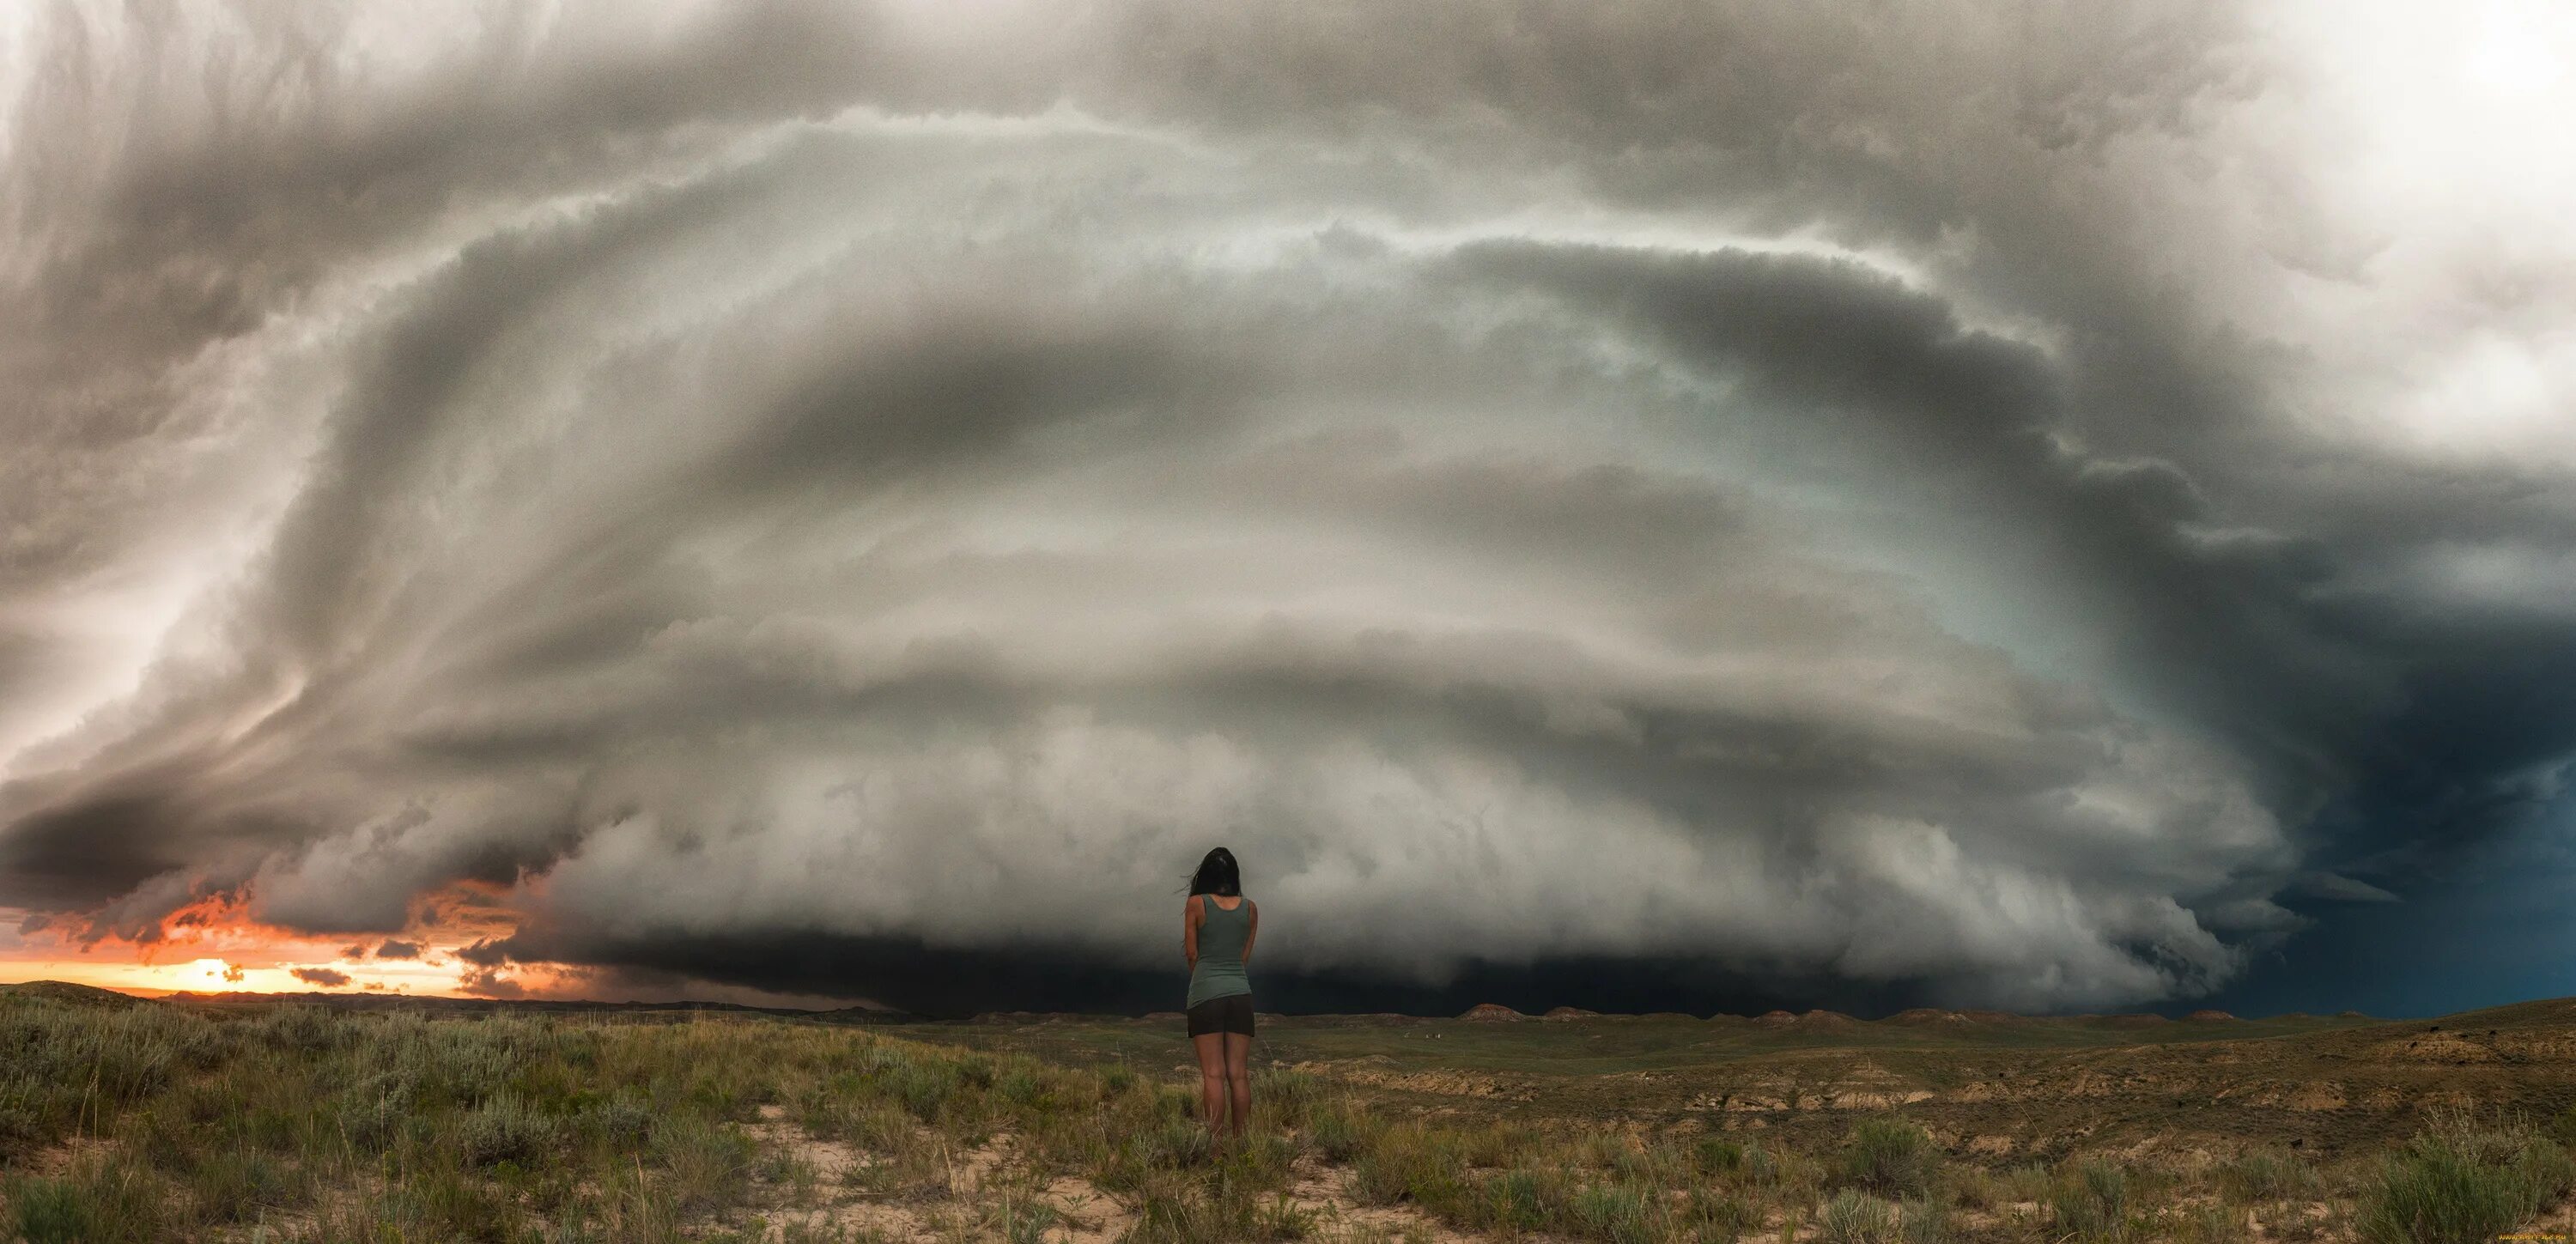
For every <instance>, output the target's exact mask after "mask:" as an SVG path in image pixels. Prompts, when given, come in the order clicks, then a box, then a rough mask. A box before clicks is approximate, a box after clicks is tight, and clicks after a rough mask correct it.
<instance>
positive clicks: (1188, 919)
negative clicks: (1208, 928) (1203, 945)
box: [1181, 894, 1199, 972]
mask: <svg viewBox="0 0 2576 1244" xmlns="http://www.w3.org/2000/svg"><path fill="white" fill-rule="evenodd" d="M1181 958H1183V959H1185V960H1187V961H1189V965H1190V970H1191V971H1193V972H1195V971H1198V970H1199V896H1198V895H1195V894H1193V895H1191V896H1190V897H1189V901H1188V902H1185V903H1183V904H1181Z"/></svg>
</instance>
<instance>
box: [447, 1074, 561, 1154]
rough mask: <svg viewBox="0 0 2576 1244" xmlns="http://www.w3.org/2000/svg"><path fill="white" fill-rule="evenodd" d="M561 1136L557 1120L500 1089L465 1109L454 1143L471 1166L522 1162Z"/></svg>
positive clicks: (546, 1151)
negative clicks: (477, 1104) (494, 1094)
mask: <svg viewBox="0 0 2576 1244" xmlns="http://www.w3.org/2000/svg"><path fill="white" fill-rule="evenodd" d="M562 1136H563V1123H562V1121H561V1120H559V1119H556V1118H554V1117H553V1116H551V1115H546V1114H541V1113H539V1112H537V1111H535V1110H533V1109H530V1108H529V1107H528V1105H527V1104H526V1103H524V1102H522V1101H520V1100H519V1098H518V1096H517V1095H516V1094H513V1093H507V1092H504V1093H501V1094H499V1095H497V1096H495V1097H493V1098H492V1099H491V1100H489V1101H486V1102H484V1103H483V1104H482V1105H480V1106H477V1107H475V1108H474V1109H472V1110H470V1111H467V1112H466V1114H465V1116H464V1118H463V1119H461V1120H459V1122H458V1128H457V1145H458V1147H459V1149H460V1151H461V1152H462V1153H463V1155H464V1158H465V1160H466V1161H467V1162H468V1163H470V1164H472V1165H475V1166H497V1165H499V1164H501V1163H503V1162H517V1163H520V1164H522V1165H524V1164H526V1163H528V1162H530V1161H532V1160H534V1159H536V1158H538V1157H541V1156H543V1155H545V1154H546V1153H548V1152H550V1151H551V1150H553V1149H554V1147H555V1146H556V1145H557V1144H558V1143H559V1142H560V1141H561V1139H562Z"/></svg>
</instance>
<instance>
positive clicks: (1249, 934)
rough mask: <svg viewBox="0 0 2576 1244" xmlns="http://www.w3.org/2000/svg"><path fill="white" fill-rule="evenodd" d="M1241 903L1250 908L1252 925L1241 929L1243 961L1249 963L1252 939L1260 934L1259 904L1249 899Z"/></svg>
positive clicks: (1250, 960)
mask: <svg viewBox="0 0 2576 1244" xmlns="http://www.w3.org/2000/svg"><path fill="white" fill-rule="evenodd" d="M1243 905H1244V906H1246V907H1249V908H1251V909H1252V927H1251V928H1248V929H1245V930H1244V931H1243V961H1244V963H1246V964H1250V963H1251V962H1252V939H1254V938H1256V937H1259V936H1261V904H1259V903H1256V902H1253V901H1252V900H1251V899H1245V900H1243Z"/></svg>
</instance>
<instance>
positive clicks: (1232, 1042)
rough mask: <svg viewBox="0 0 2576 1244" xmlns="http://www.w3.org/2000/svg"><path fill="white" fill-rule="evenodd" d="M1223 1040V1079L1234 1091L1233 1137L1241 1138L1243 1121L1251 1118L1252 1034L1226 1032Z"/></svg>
mask: <svg viewBox="0 0 2576 1244" xmlns="http://www.w3.org/2000/svg"><path fill="white" fill-rule="evenodd" d="M1218 1035H1220V1036H1222V1037H1224V1038H1225V1078H1226V1080H1227V1081H1228V1082H1229V1083H1230V1084H1231V1085H1232V1087H1233V1089H1234V1135H1235V1139H1237V1140H1240V1139H1242V1138H1243V1127H1244V1121H1245V1120H1247V1119H1250V1118H1251V1117H1252V1072H1251V1071H1250V1070H1249V1069H1248V1067H1247V1064H1248V1063H1250V1062H1251V1061H1252V1034H1251V1033H1248V1032H1227V1033H1220V1034H1218Z"/></svg>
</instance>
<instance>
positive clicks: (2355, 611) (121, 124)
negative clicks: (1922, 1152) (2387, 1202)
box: [0, 0, 2576, 1014]
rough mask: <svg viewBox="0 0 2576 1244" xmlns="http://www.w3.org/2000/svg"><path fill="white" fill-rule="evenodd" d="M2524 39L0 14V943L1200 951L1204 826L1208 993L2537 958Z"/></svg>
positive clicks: (2554, 185) (1931, 993) (2550, 396)
mask: <svg viewBox="0 0 2576 1244" xmlns="http://www.w3.org/2000/svg"><path fill="white" fill-rule="evenodd" d="M2571 65H2576V10H2570V9H2569V8H2567V7H2566V6H2564V5H2562V4H2558V3H2555V2H2554V0H2530V2H2528V3H2509V2H2501V0H2498V2H2489V3H2466V4H2458V5H2441V6H2429V5H2419V4H2405V3H2388V4H2377V5H2356V4H2351V3H2345V2H2342V0H2317V2H2315V3H2307V4H2296V3H2284V4H2262V5H2231V4H2196V3H2177V2H2175V0H2154V2H2152V3H2141V4H2134V5H2104V4H2093V3H2085V4H2070V5H2065V6H2051V5H2039V4H2000V5H1998V4H1945V3H1933V2H1929V0H1926V2H1924V3H1859V2H1855V3H1846V4H1833V5H1821V4H1819V5H1804V4H1802V5H1782V4H1775V3H1768V2H1763V3H1742V4H1710V3H1703V2H1700V0H1688V2H1685V0H1644V2H1631V3H1599V2H1589V0H1586V2H1569V3H1564V4H1544V3H1514V4H1498V5H1489V6H1466V5H1455V4H1430V3H1409V2H1398V0H1323V2H1318V0H1297V2H1296V3H1275V4H1274V3H1267V2H1266V0H1265V2H1259V3H1232V4H1223V5H1210V4H1202V3H1195V2H1182V0H1169V2H1164V3H1153V2H1145V0H1137V2H1103V3H1094V4H1034V3H1032V4H1009V3H993V2H985V0H973V2H959V0H936V2H933V0H919V2H917V3H887V4H880V5H876V6H873V7H871V6H864V5H857V4H831V5H792V4H769V5H743V4H723V5H711V6H708V7H706V8H704V9H692V8H687V7H681V6H658V5H636V4H628V3H602V4H558V5H531V4H512V5H488V6H460V5H451V6H435V5H399V6H395V5H367V6H345V7H344V6H325V5H277V4H244V5H240V6H237V7H224V6H213V5H197V6H144V7H141V8H124V7H117V6H109V5H97V6H80V5H59V6H20V7H13V8H11V9H9V10H7V11H6V12H5V13H0V86H5V90H0V436H5V438H6V439H5V453H0V917H5V922H0V958H5V959H10V960H15V961H20V962H24V963H29V964H39V965H41V964H47V963H54V962H58V961H67V960H74V959H83V960H87V961H125V962H132V961H138V960H141V959H145V958H151V957H154V956H176V957H178V958H181V959H186V958H189V957H190V956H193V955H196V954H199V953H201V951H203V949H204V947H205V946H212V945H216V944H218V941H220V944H221V945H222V946H224V947H228V948H231V949H228V950H226V952H225V953H226V954H231V953H233V951H234V950H242V951H243V952H244V953H245V954H250V953H255V952H257V951H258V948H259V946H260V945H261V944H263V939H264V940H265V943H266V944H269V945H271V947H272V950H271V953H269V954H268V957H267V959H266V960H264V961H263V962H266V963H269V964H270V965H271V966H274V967H277V968H279V969H280V970H285V969H287V968H289V967H291V966H293V964H294V963H298V962H300V963H303V964H304V966H305V970H306V971H307V972H308V973H312V975H306V976H302V977H300V978H299V979H302V980H305V981H307V982H320V983H333V981H334V978H339V979H342V980H346V979H348V978H349V975H350V973H352V972H353V971H357V972H359V973H361V974H363V972H364V971H366V970H370V969H369V965H375V964H384V963H389V962H393V961H401V962H404V963H429V964H434V965H438V966H440V967H442V968H444V969H445V970H447V971H448V973H449V975H448V977H447V978H446V979H447V980H449V981H451V982H457V983H459V984H460V985H461V987H462V988H465V989H468V990H472V991H481V992H495V993H509V992H513V991H521V990H527V991H553V992H581V993H587V994H592V995H598V996H612V995H613V996H641V995H642V993H644V992H649V991H657V990H658V991H663V992H666V993H667V992H696V993H700V994H705V995H707V996H718V995H722V996H745V997H749V996H755V994H754V993H753V991H767V993H766V994H765V995H761V996H791V995H792V996H797V997H816V998H837V999H866V1000H870V1001H875V1002H880V1003H885V1004H889V1005H897V1006H909V1007H918V1008H930V1009H976V1008H985V1007H990V1008H997V1009H1013V1008H1029V1009H1047V1008H1053V1007H1066V1008H1082V1009H1102V1010H1108V1009H1136V1010H1143V1009H1177V1008H1178V1006H1179V1001H1180V997H1181V957H1180V952H1179V946H1178V934H1179V922H1178V916H1179V911H1180V905H1181V895H1182V892H1183V886H1182V882H1183V879H1184V877H1185V875H1186V874H1187V872H1188V871H1189V869H1190V868H1191V866H1192V865H1193V864H1195V862H1196V861H1197V859H1198V857H1199V855H1200V854H1201V853H1203V852H1204V851H1206V850H1207V849H1208V848H1209V847H1211V846H1214V845H1218V844H1220V843H1222V844H1224V845H1227V846H1230V847H1231V848H1233V850H1234V851H1235V852H1236V853H1237V855H1238V856H1240V857H1241V859H1242V861H1243V865H1244V869H1245V875H1246V888H1247V890H1248V892H1249V893H1251V894H1252V895H1253V896H1254V897H1255V898H1256V899H1257V900H1258V901H1260V903H1261V904H1262V908H1261V910H1262V912H1263V915H1264V922H1263V926H1262V935H1261V943H1260V948H1259V951H1258V952H1257V954H1256V956H1255V961H1254V980H1255V982H1256V984H1255V988H1256V991H1257V993H1259V994H1261V995H1262V996H1263V998H1264V1006H1265V1007H1277V1008H1278V1009H1363V1008H1364V1009H1390V1010H1394V1009H1401V1010H1455V1009H1457V1008H1458V1007H1459V1006H1461V1005H1463V1004H1464V1003H1465V1002H1470V1001H1477V1000H1484V999H1486V998H1489V997H1490V998H1492V999H1494V1000H1501V1001H1506V1002H1512V1003H1514V1004H1518V1005H1523V1006H1533V1007H1544V1006H1546V1005H1552V1004H1555V1003H1557V1002H1570V1003H1576V1004H1584V1005H1593V1006H1596V1007H1599V1008H1601V1009H1634V1010H1643V1009H1658V1008H1668V1009H1676V1010H1688V1011H1694V1012H1698V1013H1706V1012H1708V1011H1712V1010H1720V1009H1743V1008H1746V1007H1752V1006H1760V1005H1773V1004H1783V1005H1792V1006H1798V1005H1817V1004H1823V1005H1839V1006H1844V1007H1846V1008H1849V1009H1856V1010H1873V1009H1884V1008H1887V1007H1892V1006H1897V1005H1906V1004H1913V1003H1934V1004H1945V1005H1976V1006H2000V1007H2010V1008H2018V1009H2026V1010H2100V1009H2134V1008H2177V1007H2189V1006H2196V1005H2206V1004H2209V1003H2211V1002H2213V1001H2215V1002H2222V1003H2225V1004H2228V1005H2231V1006H2235V1007H2238V1008H2240V1009H2245V1010H2251V1011H2257V1012H2260V1011H2267V1010H2278V1009H2286V1008H2287V1007H2290V1006H2299V1007H2304V1008H2306V1009H2323V1010H2331V1009H2341V1008H2342V1007H2345V1006H2354V1007H2361V1008H2363V1009H2370V1010H2374V1011H2376V1012H2378V1013H2386V1014H2408V1013H2427V1012H2432V1011H2438V1010H2445V1009H2452V1008H2455V1007H2461V1006H2468V1005H2475V1004H2481V1003H2486V1002H2495V1001H2504V1000H2509V999H2512V998H2518V997H2527V996H2534V995H2542V994H2552V993H2557V994H2564V993H2571V992H2576V969H2570V968H2569V967H2567V966H2565V965H2566V963H2567V962H2568V956H2567V953H2566V952H2567V951H2568V950H2570V949H2571V948H2576V917H2570V916H2569V915H2567V914H2565V913H2564V911H2563V909H2564V908H2566V907H2567V904H2565V903H2564V902H2563V895H2564V894H2565V893H2567V892H2568V888H2569V886H2570V885H2571V883H2576V849H2572V848H2571V844H2576V827H2571V825H2570V816H2569V809H2568V806H2567V802H2566V799H2565V797H2564V795H2563V791H2564V785H2565V777H2566V775H2567V766H2568V763H2569V759H2570V757H2571V755H2576V435H2571V432H2576V408H2572V407H2571V404H2570V399H2571V395H2576V232H2571V231H2569V230H2568V229H2566V228H2565V227H2564V226H2565V223H2566V221H2567V220H2569V219H2570V218H2571V215H2572V214H2576V144H2571V143H2569V142H2568V141H2566V138H2565V136H2564V133H2563V117H2564V115H2566V114H2567V112H2568V111H2570V110H2571V108H2576V80H2571V79H2570V78H2569V76H2568V75H2569V74H2570V72H2571V70H2570V69H2569V66H2571ZM2552 118H2561V119H2560V120H2553V119H2552ZM210 938H214V939H217V941H210V940H208V939H210ZM224 938H229V939H230V940H228V941H221V939H224ZM387 941H391V942H392V943H393V946H391V947H387V946H384V945H383V943H385V942H387ZM343 943H345V944H346V949H345V951H336V952H330V953H326V954H320V955H305V956H303V957H302V958H300V959H299V958H298V957H297V954H290V953H287V952H286V951H282V950H276V949H275V947H279V946H304V945H307V944H311V945H324V944H328V945H332V946H338V945H341V944H343ZM191 944H198V948H197V949H189V948H188V947H189V946H190V945H191ZM245 948H246V949H245ZM405 952H408V953H405ZM298 953H300V952H298ZM326 960H327V962H326ZM20 974H21V975H24V974H29V973H26V972H22V973H20ZM460 974H461V975H460ZM727 991H730V992H727Z"/></svg>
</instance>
